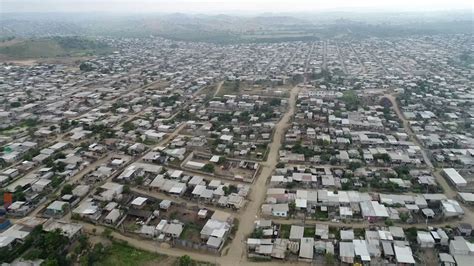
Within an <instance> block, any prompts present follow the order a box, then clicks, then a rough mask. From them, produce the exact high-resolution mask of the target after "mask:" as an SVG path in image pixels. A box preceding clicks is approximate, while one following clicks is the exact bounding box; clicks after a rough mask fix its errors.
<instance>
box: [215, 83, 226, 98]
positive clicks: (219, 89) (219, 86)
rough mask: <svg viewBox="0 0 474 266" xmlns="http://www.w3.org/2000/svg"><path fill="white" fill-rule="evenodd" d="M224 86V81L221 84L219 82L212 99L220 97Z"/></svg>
mask: <svg viewBox="0 0 474 266" xmlns="http://www.w3.org/2000/svg"><path fill="white" fill-rule="evenodd" d="M222 85H224V81H221V82H219V84H217V89H216V92H214V95H212V98H214V97H216V96H217V95H219V92H220V91H221V88H222Z"/></svg>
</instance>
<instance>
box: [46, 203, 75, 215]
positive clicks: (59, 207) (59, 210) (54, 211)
mask: <svg viewBox="0 0 474 266" xmlns="http://www.w3.org/2000/svg"><path fill="white" fill-rule="evenodd" d="M68 210H69V203H67V202H65V201H59V200H56V201H53V202H52V203H51V204H49V205H48V207H46V210H45V211H44V215H47V216H53V217H58V216H63V215H64V214H65V213H66V212H67V211H68Z"/></svg>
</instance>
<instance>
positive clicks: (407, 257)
mask: <svg viewBox="0 0 474 266" xmlns="http://www.w3.org/2000/svg"><path fill="white" fill-rule="evenodd" d="M393 248H394V250H395V260H396V261H397V263H398V264H401V265H415V258H413V252H412V251H411V248H410V247H408V246H404V247H400V246H398V245H394V246H393Z"/></svg>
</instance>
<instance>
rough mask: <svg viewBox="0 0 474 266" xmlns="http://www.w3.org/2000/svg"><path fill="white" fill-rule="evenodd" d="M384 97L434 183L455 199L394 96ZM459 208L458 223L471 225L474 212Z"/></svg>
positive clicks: (452, 191) (452, 189) (387, 95)
mask: <svg viewBox="0 0 474 266" xmlns="http://www.w3.org/2000/svg"><path fill="white" fill-rule="evenodd" d="M384 97H386V98H387V99H389V100H390V102H391V103H392V106H393V109H394V110H395V113H396V114H397V116H398V118H399V119H400V120H401V121H402V123H403V127H404V128H405V132H406V133H407V134H408V136H409V137H410V139H411V140H412V141H413V143H415V144H416V145H418V146H419V147H420V149H421V154H422V156H423V160H424V161H425V163H426V165H427V166H428V167H429V168H430V170H431V171H432V174H433V176H434V177H435V178H436V181H437V182H438V184H439V185H440V186H441V187H442V188H443V193H444V194H445V195H446V197H448V198H449V199H456V197H457V194H458V192H457V191H456V190H455V189H454V188H453V187H452V186H451V185H450V184H448V182H447V181H446V179H445V178H444V177H443V176H442V175H441V169H435V167H434V166H433V163H432V162H431V160H430V158H429V157H428V154H427V152H426V150H425V149H424V147H423V145H422V144H421V143H420V141H419V139H418V137H417V136H416V134H415V133H414V132H413V130H412V129H411V127H410V123H409V121H408V120H407V119H406V117H405V115H404V114H403V112H402V110H401V109H400V106H399V105H398V102H397V99H396V96H394V95H392V94H386V95H384ZM461 207H462V208H463V210H464V217H463V218H462V219H461V220H459V221H458V222H466V223H471V224H472V223H474V212H473V211H472V210H471V209H470V208H469V207H466V206H463V205H461Z"/></svg>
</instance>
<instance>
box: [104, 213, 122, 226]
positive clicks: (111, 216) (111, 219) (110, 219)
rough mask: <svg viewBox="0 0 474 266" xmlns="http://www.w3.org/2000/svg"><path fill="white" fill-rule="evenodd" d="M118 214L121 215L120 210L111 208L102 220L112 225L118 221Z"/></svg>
mask: <svg viewBox="0 0 474 266" xmlns="http://www.w3.org/2000/svg"><path fill="white" fill-rule="evenodd" d="M120 216H121V213H120V210H119V209H113V210H111V211H110V212H109V213H108V214H107V216H105V218H104V222H105V223H106V224H110V225H114V224H115V223H116V222H117V221H118V219H119V218H120Z"/></svg>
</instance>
